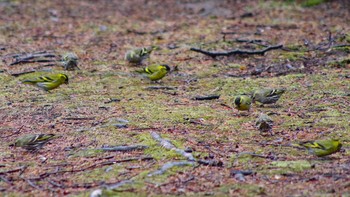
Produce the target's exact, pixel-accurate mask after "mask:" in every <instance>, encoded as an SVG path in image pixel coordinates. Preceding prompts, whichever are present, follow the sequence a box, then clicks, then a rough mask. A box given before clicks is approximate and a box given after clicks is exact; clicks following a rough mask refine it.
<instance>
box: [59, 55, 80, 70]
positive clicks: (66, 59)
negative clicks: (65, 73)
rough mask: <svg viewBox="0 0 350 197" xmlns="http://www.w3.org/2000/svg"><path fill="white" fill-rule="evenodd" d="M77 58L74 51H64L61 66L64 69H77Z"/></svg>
mask: <svg viewBox="0 0 350 197" xmlns="http://www.w3.org/2000/svg"><path fill="white" fill-rule="evenodd" d="M78 60H79V58H78V56H77V55H76V54H75V53H71V52H69V53H65V54H63V55H62V60H61V61H62V66H63V67H64V69H65V70H74V69H75V68H77V69H79V67H78Z"/></svg>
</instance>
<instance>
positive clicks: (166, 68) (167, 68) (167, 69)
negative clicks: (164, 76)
mask: <svg viewBox="0 0 350 197" xmlns="http://www.w3.org/2000/svg"><path fill="white" fill-rule="evenodd" d="M161 66H162V67H163V68H165V70H166V71H167V72H169V71H170V67H169V66H168V65H166V64H162V65H161Z"/></svg>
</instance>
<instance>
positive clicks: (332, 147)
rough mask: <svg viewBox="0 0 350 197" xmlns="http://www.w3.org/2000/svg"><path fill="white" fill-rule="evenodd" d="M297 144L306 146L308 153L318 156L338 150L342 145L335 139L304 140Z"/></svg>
mask: <svg viewBox="0 0 350 197" xmlns="http://www.w3.org/2000/svg"><path fill="white" fill-rule="evenodd" d="M299 145H300V146H302V147H304V148H306V149H307V150H308V151H309V153H310V154H313V155H316V156H318V157H323V156H327V155H330V154H333V153H335V152H338V151H339V150H340V148H341V147H342V144H341V143H340V141H339V140H337V139H328V140H319V141H306V142H302V143H300V144H299Z"/></svg>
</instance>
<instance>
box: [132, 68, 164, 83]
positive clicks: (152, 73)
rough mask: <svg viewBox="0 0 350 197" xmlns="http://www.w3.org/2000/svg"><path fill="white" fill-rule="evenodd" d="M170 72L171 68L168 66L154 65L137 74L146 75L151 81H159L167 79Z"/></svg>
mask: <svg viewBox="0 0 350 197" xmlns="http://www.w3.org/2000/svg"><path fill="white" fill-rule="evenodd" d="M169 71H170V67H169V66H168V65H166V64H153V65H150V66H147V67H145V68H144V69H142V70H138V71H136V72H138V73H142V74H144V75H146V76H147V77H148V78H149V79H150V80H151V81H157V80H160V79H162V78H163V77H165V75H166V74H167V73H168V72H169Z"/></svg>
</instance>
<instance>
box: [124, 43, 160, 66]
mask: <svg viewBox="0 0 350 197" xmlns="http://www.w3.org/2000/svg"><path fill="white" fill-rule="evenodd" d="M154 48H155V47H153V46H152V47H144V48H136V49H133V50H129V51H127V52H126V54H125V60H127V61H128V62H129V63H132V64H141V62H142V61H143V60H145V59H147V58H149V56H150V55H151V53H152V51H153V49H154Z"/></svg>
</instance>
